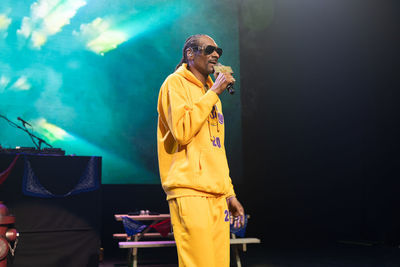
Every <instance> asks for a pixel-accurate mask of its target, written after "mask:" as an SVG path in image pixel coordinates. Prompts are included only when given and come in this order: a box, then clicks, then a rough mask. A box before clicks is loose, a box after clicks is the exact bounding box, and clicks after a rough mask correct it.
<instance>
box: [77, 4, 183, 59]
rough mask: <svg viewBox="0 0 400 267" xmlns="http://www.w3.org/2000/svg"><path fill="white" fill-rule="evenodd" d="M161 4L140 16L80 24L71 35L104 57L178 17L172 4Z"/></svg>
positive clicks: (113, 17) (125, 16)
mask: <svg viewBox="0 0 400 267" xmlns="http://www.w3.org/2000/svg"><path fill="white" fill-rule="evenodd" d="M163 4H164V6H160V7H158V8H157V9H155V10H153V9H152V10H151V11H148V12H141V13H140V14H134V15H129V16H127V15H126V14H121V15H118V16H110V17H104V18H100V17H99V18H96V19H95V20H93V21H92V22H90V23H88V24H82V25H81V26H80V31H79V32H77V31H74V32H73V34H74V35H75V36H77V37H80V38H81V39H83V40H84V41H85V42H86V47H87V49H89V50H91V51H93V52H95V53H96V54H99V55H104V53H107V52H109V51H111V50H114V49H116V48H117V47H118V45H120V44H122V43H123V42H126V41H128V40H130V39H132V38H134V37H137V36H139V35H140V34H143V33H146V32H150V31H152V30H157V29H158V28H160V27H162V26H164V25H167V24H169V23H170V22H171V21H173V20H176V19H177V17H179V16H180V13H179V12H178V11H177V8H176V7H175V6H174V5H173V4H169V3H163Z"/></svg>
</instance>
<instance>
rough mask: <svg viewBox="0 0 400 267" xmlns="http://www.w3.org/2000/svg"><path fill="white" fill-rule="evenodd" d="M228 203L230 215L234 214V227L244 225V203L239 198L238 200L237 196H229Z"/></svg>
mask: <svg viewBox="0 0 400 267" xmlns="http://www.w3.org/2000/svg"><path fill="white" fill-rule="evenodd" d="M227 203H228V209H229V212H230V215H231V216H232V219H233V227H234V228H240V227H243V226H244V221H245V217H244V216H245V215H244V209H243V206H242V204H240V202H239V200H237V198H236V197H230V198H228V199H227ZM231 223H232V222H231Z"/></svg>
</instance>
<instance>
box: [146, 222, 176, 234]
mask: <svg viewBox="0 0 400 267" xmlns="http://www.w3.org/2000/svg"><path fill="white" fill-rule="evenodd" d="M150 227H152V228H154V229H156V231H157V232H159V233H160V234H161V236H163V237H167V236H168V234H169V233H170V232H171V219H166V220H164V221H162V222H159V223H157V224H154V225H151V226H150Z"/></svg>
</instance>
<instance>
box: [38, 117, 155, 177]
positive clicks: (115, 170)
mask: <svg viewBox="0 0 400 267" xmlns="http://www.w3.org/2000/svg"><path fill="white" fill-rule="evenodd" d="M32 125H33V126H34V127H35V129H38V130H37V132H38V133H39V134H40V135H41V136H43V137H45V139H46V141H48V142H49V143H50V144H51V145H52V146H53V147H62V148H63V149H65V151H66V152H67V154H68V151H69V153H70V152H71V151H73V154H77V155H85V154H86V153H87V151H90V153H91V155H95V156H101V157H102V163H103V177H124V175H132V176H135V177H138V181H139V182H142V183H146V182H147V183H148V181H147V180H146V177H149V176H150V175H151V173H150V172H149V171H148V170H146V169H145V168H144V167H142V166H140V165H138V164H133V163H132V162H130V161H128V160H126V159H123V158H121V157H119V156H117V155H115V154H113V153H110V152H108V151H106V150H104V149H102V148H100V147H98V146H95V145H93V144H91V143H89V142H87V141H85V140H84V139H82V138H80V137H77V136H75V135H73V134H70V133H68V132H67V131H65V130H64V129H62V128H60V127H58V126H57V125H54V124H52V123H49V122H47V120H46V119H44V118H40V119H37V120H34V121H32ZM134 162H138V161H137V160H135V161H134ZM103 182H106V183H110V182H111V181H105V180H103ZM112 182H113V183H125V181H120V182H119V181H118V180H117V179H115V178H114V179H112Z"/></svg>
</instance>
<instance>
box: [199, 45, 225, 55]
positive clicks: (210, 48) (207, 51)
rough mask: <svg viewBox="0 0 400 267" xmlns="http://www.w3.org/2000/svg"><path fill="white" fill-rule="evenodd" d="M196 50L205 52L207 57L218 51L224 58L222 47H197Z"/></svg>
mask: <svg viewBox="0 0 400 267" xmlns="http://www.w3.org/2000/svg"><path fill="white" fill-rule="evenodd" d="M194 48H196V49H197V50H198V51H200V50H204V54H205V55H210V54H212V53H213V52H214V51H216V52H217V54H218V55H219V56H222V48H221V47H215V46H213V45H207V46H206V47H201V46H197V47H194Z"/></svg>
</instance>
